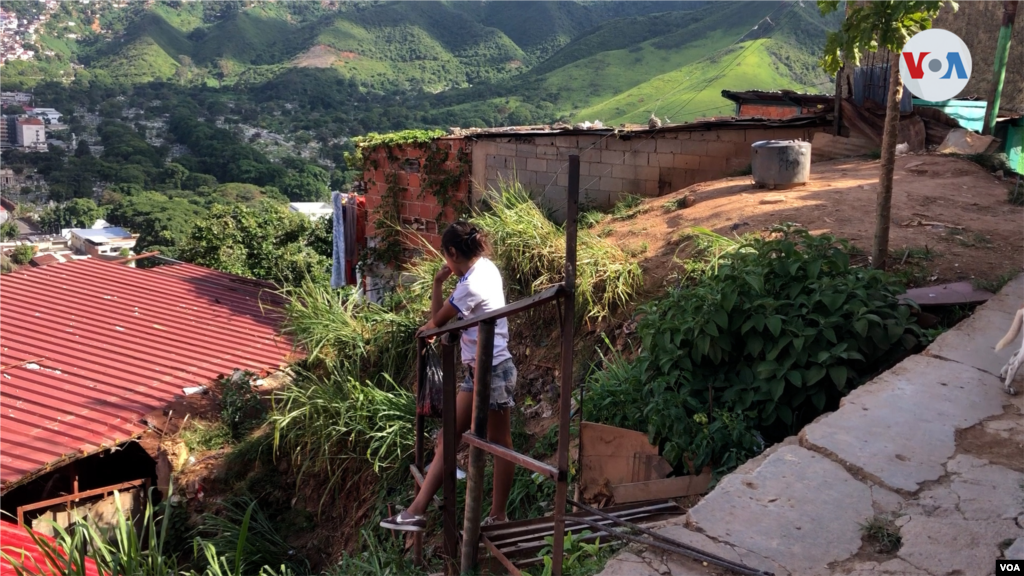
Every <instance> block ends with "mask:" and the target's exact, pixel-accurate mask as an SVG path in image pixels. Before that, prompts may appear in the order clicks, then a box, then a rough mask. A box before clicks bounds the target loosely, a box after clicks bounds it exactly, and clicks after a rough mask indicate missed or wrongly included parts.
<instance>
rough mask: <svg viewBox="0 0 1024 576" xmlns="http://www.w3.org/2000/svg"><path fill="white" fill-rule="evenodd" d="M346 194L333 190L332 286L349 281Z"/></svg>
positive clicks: (342, 285)
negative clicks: (346, 241) (346, 239)
mask: <svg viewBox="0 0 1024 576" xmlns="http://www.w3.org/2000/svg"><path fill="white" fill-rule="evenodd" d="M343 199H344V195H343V194H342V193H341V192H331V205H332V206H333V208H334V213H333V214H332V215H331V217H332V218H334V254H333V262H332V264H331V288H335V289H337V288H342V287H344V286H345V285H346V284H348V282H347V278H346V272H347V271H346V269H345V211H344V208H343V204H344V202H343Z"/></svg>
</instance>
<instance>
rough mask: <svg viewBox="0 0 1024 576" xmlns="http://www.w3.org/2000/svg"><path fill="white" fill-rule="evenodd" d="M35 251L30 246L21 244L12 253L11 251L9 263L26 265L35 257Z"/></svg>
mask: <svg viewBox="0 0 1024 576" xmlns="http://www.w3.org/2000/svg"><path fill="white" fill-rule="evenodd" d="M35 253H36V249H35V247H34V246H32V245H30V244H22V245H21V246H18V247H17V248H15V249H14V250H13V251H11V261H12V262H14V263H15V264H18V265H19V266H23V265H25V264H28V263H29V261H30V260H32V257H33V256H35Z"/></svg>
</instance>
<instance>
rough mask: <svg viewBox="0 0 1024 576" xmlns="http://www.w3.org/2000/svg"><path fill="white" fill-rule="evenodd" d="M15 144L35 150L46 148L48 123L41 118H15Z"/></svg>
mask: <svg viewBox="0 0 1024 576" xmlns="http://www.w3.org/2000/svg"><path fill="white" fill-rule="evenodd" d="M14 138H15V144H16V145H17V146H20V147H22V148H29V149H34V150H45V149H46V125H45V124H43V121H42V120H40V119H39V118H15V120H14Z"/></svg>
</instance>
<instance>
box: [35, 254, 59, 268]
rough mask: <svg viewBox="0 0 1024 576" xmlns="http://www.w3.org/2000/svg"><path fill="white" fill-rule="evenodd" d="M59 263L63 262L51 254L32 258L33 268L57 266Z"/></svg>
mask: <svg viewBox="0 0 1024 576" xmlns="http://www.w3.org/2000/svg"><path fill="white" fill-rule="evenodd" d="M60 262H63V260H61V259H60V258H57V257H56V256H54V255H53V254H40V255H39V256H34V257H33V258H32V265H33V266H46V265H47V264H58V263H60Z"/></svg>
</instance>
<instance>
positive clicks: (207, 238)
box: [178, 201, 330, 285]
mask: <svg viewBox="0 0 1024 576" xmlns="http://www.w3.org/2000/svg"><path fill="white" fill-rule="evenodd" d="M325 233H326V236H327V237H328V240H327V241H325V240H324V238H323V236H325ZM329 246H330V241H329V231H328V230H326V228H325V227H324V226H322V225H321V226H318V225H316V224H315V223H313V222H310V220H309V219H308V218H306V217H305V216H303V215H301V214H297V213H295V212H290V211H288V209H287V208H285V207H284V206H281V205H280V204H275V203H272V202H267V201H263V202H259V203H257V204H256V205H254V206H252V207H248V206H244V205H240V204H235V205H232V206H215V207H213V208H212V209H211V210H210V212H209V214H208V215H207V216H206V217H205V218H203V219H201V220H199V221H198V222H196V223H195V226H193V227H192V230H191V232H190V233H189V234H188V236H187V237H186V238H185V240H184V242H183V243H182V244H181V249H180V251H179V255H178V257H179V258H181V259H183V260H187V261H189V262H193V263H195V264H199V265H202V266H209V267H210V268H216V269H217V270H223V271H225V272H230V273H232V274H239V275H242V276H249V277H254V278H260V279H263V280H271V281H275V282H280V283H282V284H284V285H295V284H298V283H300V282H302V281H303V280H304V279H306V278H310V279H312V280H313V281H315V282H317V283H320V284H323V283H326V282H328V281H329V279H330V252H329ZM325 251H326V253H325Z"/></svg>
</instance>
